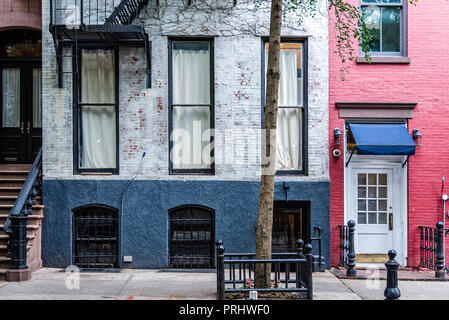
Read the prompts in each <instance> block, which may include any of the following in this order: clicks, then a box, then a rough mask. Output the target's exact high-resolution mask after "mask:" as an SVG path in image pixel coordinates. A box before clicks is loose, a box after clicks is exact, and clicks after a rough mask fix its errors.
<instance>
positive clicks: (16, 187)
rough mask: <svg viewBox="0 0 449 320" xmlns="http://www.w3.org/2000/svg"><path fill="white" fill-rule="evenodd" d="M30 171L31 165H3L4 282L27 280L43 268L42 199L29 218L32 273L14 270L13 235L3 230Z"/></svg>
mask: <svg viewBox="0 0 449 320" xmlns="http://www.w3.org/2000/svg"><path fill="white" fill-rule="evenodd" d="M30 169H31V165H9V164H8V165H5V164H3V165H0V280H10V281H20V280H26V279H27V278H29V276H30V273H31V272H34V271H36V270H38V269H40V268H42V258H41V232H42V220H43V218H44V214H43V212H44V206H43V205H42V199H41V198H40V197H38V198H37V203H36V205H34V206H33V212H32V214H31V215H29V216H28V224H27V265H28V272H25V273H24V272H23V271H22V273H19V272H18V271H10V269H9V267H10V265H11V257H10V253H9V252H8V248H7V243H8V240H9V235H8V234H6V233H5V232H4V231H3V227H4V225H5V222H6V219H7V218H8V215H9V213H10V211H11V209H12V208H13V206H14V203H15V202H16V199H17V197H18V195H19V193H20V190H21V189H22V186H23V184H24V182H25V180H26V178H27V175H28V173H29V172H30Z"/></svg>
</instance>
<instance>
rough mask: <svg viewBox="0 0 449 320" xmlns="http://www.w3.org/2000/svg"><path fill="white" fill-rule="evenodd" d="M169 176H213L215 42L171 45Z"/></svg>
mask: <svg viewBox="0 0 449 320" xmlns="http://www.w3.org/2000/svg"><path fill="white" fill-rule="evenodd" d="M169 65H170V97H169V99H170V173H171V174H183V173H189V174H213V173H214V164H213V148H212V141H213V137H212V132H211V129H213V126H214V117H213V101H214V94H213V85H212V83H213V79H214V77H213V46H212V41H197V40H189V41H186V40H182V41H177V40H174V41H171V43H170V63H169Z"/></svg>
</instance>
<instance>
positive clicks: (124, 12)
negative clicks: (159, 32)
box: [106, 0, 148, 25]
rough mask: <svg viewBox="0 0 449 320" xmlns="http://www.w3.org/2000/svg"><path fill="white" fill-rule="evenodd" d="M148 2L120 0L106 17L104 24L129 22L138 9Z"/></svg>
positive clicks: (137, 12)
mask: <svg viewBox="0 0 449 320" xmlns="http://www.w3.org/2000/svg"><path fill="white" fill-rule="evenodd" d="M147 4H148V0H126V1H122V2H121V3H120V4H119V5H118V6H117V7H115V9H114V11H113V12H112V13H111V15H110V16H109V18H107V19H106V24H109V25H121V24H130V23H131V22H132V21H133V19H134V18H135V17H137V15H138V14H139V12H140V10H141V9H142V8H143V7H144V6H145V5H147Z"/></svg>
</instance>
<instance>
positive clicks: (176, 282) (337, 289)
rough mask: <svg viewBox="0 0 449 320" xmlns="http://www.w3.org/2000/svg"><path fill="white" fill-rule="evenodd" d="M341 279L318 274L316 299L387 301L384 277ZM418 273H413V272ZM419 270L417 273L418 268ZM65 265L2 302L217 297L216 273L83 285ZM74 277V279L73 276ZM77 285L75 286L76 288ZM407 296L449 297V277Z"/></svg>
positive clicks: (5, 285) (404, 286) (422, 284)
mask: <svg viewBox="0 0 449 320" xmlns="http://www.w3.org/2000/svg"><path fill="white" fill-rule="evenodd" d="M365 272H367V271H365V270H358V273H359V275H360V276H361V278H360V279H339V278H338V277H336V276H335V275H334V274H333V273H332V272H331V271H329V270H326V272H316V273H314V274H313V286H314V288H313V289H314V292H313V296H314V299H315V300H383V299H384V295H383V292H384V289H385V286H386V281H385V280H382V279H381V277H378V278H377V280H374V279H373V278H372V276H376V274H373V271H372V270H369V274H370V275H371V278H370V277H366V276H365V278H362V275H363V274H364V273H365ZM410 272H412V271H410ZM413 272H416V271H413ZM70 275H73V274H66V273H65V272H63V271H61V269H51V268H43V269H41V270H39V271H37V272H35V273H33V278H32V279H31V280H29V281H25V282H0V300H9V299H11V300H14V299H21V300H25V299H26V300H128V299H129V300H134V299H135V300H140V299H148V300H153V299H157V300H191V299H193V300H215V299H216V273H205V272H198V273H196V272H167V271H160V270H136V269H122V270H121V271H120V272H118V273H112V272H104V273H93V272H89V273H80V274H79V289H77V288H73V287H74V285H76V282H74V281H73V280H72V279H71V278H70V277H69V276H70ZM68 277H69V278H68ZM71 288H72V289H71ZM399 289H400V291H401V299H402V300H408V299H413V300H429V299H430V300H440V299H444V300H446V299H447V300H449V281H416V280H415V281H410V280H399Z"/></svg>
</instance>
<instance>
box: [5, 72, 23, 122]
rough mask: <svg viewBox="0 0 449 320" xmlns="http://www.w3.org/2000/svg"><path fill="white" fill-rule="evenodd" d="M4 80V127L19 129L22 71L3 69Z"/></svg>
mask: <svg viewBox="0 0 449 320" xmlns="http://www.w3.org/2000/svg"><path fill="white" fill-rule="evenodd" d="M2 80H3V81H2V93H3V96H2V101H3V103H2V105H3V108H2V109H3V120H2V127H5V128H17V127H19V126H20V69H19V68H14V69H12V68H11V69H3V70H2Z"/></svg>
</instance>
